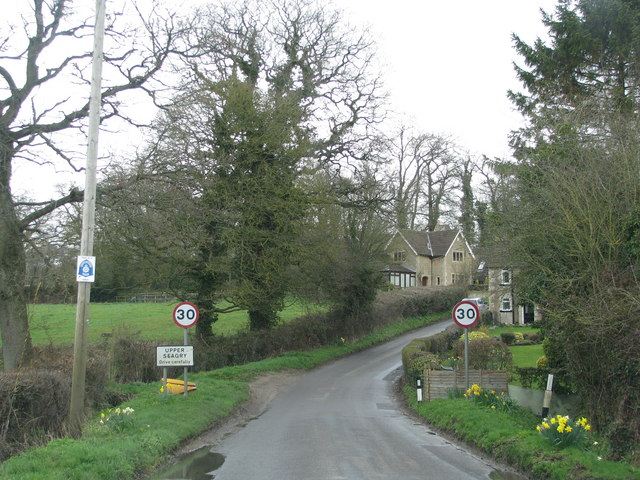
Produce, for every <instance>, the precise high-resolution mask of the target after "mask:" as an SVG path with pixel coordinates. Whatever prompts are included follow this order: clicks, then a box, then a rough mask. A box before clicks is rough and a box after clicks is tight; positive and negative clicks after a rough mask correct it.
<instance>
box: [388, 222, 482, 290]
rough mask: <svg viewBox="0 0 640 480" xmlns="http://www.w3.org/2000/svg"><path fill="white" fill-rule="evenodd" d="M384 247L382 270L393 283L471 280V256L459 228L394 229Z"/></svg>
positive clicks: (437, 283) (435, 283)
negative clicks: (386, 260)
mask: <svg viewBox="0 0 640 480" xmlns="http://www.w3.org/2000/svg"><path fill="white" fill-rule="evenodd" d="M386 251H387V253H388V254H389V260H390V263H389V264H388V265H387V266H386V267H385V268H384V269H383V270H382V273H383V274H384V275H385V277H386V278H387V280H389V282H390V283H391V284H392V285H394V286H396V287H399V288H407V287H415V286H422V287H433V286H446V285H458V284H461V285H470V284H471V278H472V271H473V268H474V264H475V256H474V254H473V251H472V250H471V247H470V246H469V244H468V243H467V241H466V240H465V238H464V235H463V233H462V231H461V230H457V229H456V230H454V229H441V230H438V231H435V232H427V231H416V230H397V231H396V232H395V233H394V234H393V236H392V237H391V240H389V242H388V243H387V246H386Z"/></svg>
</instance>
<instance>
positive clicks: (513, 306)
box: [481, 252, 542, 325]
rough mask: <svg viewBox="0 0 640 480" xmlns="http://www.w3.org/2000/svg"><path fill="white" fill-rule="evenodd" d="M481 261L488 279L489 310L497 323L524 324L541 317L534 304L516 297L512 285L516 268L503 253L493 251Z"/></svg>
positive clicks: (516, 271)
mask: <svg viewBox="0 0 640 480" xmlns="http://www.w3.org/2000/svg"><path fill="white" fill-rule="evenodd" d="M483 263H484V265H483V267H484V270H485V271H486V272H487V273H486V275H487V279H488V296H489V311H491V312H492V313H493V318H494V319H495V321H496V322H497V323H502V324H507V325H525V324H527V323H532V322H534V321H537V320H540V319H541V318H542V313H541V311H540V309H539V308H538V307H537V306H536V305H534V304H531V303H527V302H524V301H522V300H521V299H518V296H517V293H516V291H515V289H514V285H513V281H514V275H517V274H518V269H517V268H514V267H513V266H511V265H509V263H508V262H507V261H506V260H504V255H499V254H498V255H496V254H495V252H494V254H492V255H490V256H488V258H487V259H486V260H483V261H482V262H481V265H482V264H483Z"/></svg>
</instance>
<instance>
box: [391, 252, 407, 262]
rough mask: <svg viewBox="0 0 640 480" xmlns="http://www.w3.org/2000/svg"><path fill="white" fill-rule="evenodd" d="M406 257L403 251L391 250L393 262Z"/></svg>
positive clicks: (403, 259) (402, 260)
mask: <svg viewBox="0 0 640 480" xmlns="http://www.w3.org/2000/svg"><path fill="white" fill-rule="evenodd" d="M406 259H407V254H406V252H404V251H400V252H393V261H394V262H404V261H405V260H406Z"/></svg>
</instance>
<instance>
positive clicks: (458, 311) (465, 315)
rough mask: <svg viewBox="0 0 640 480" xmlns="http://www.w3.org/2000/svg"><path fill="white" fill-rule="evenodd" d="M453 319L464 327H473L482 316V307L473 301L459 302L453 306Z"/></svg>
mask: <svg viewBox="0 0 640 480" xmlns="http://www.w3.org/2000/svg"><path fill="white" fill-rule="evenodd" d="M452 315H453V321H454V322H456V323H457V324H458V325H460V326H461V327H463V328H469V327H473V326H474V325H475V324H476V322H477V321H478V319H479V318H480V309H479V308H478V306H477V305H475V304H474V303H471V302H467V301H462V302H458V303H457V304H456V306H455V307H453V313H452Z"/></svg>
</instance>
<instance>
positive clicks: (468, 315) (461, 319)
mask: <svg viewBox="0 0 640 480" xmlns="http://www.w3.org/2000/svg"><path fill="white" fill-rule="evenodd" d="M452 317H453V321H454V322H456V323H457V324H458V325H459V326H460V327H462V328H464V383H465V388H466V389H467V390H469V328H471V327H473V326H474V325H475V324H476V323H477V322H478V319H479V318H480V309H479V308H478V306H477V305H476V304H475V303H472V302H467V301H462V302H458V303H457V304H456V306H455V307H453V312H452Z"/></svg>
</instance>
